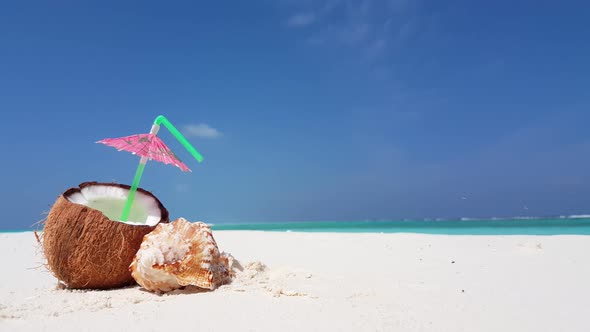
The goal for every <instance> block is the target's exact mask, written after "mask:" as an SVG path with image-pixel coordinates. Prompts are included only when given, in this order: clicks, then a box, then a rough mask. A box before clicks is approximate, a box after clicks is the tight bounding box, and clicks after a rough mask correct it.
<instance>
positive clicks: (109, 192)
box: [66, 184, 162, 226]
mask: <svg viewBox="0 0 590 332" xmlns="http://www.w3.org/2000/svg"><path fill="white" fill-rule="evenodd" d="M128 194H129V189H125V188H121V187H119V186H117V185H101V184H99V185H90V186H85V187H82V189H80V191H78V192H74V193H72V194H70V195H68V196H66V198H67V199H68V200H69V201H70V202H72V203H76V204H81V205H85V206H88V207H90V208H93V209H96V210H99V211H100V212H102V213H103V214H104V215H105V216H106V217H107V218H109V219H110V220H113V221H119V222H121V213H123V207H125V202H126V201H127V195H128ZM161 219H162V213H161V211H160V207H159V204H158V202H157V201H156V199H155V198H154V197H153V196H151V195H147V194H144V193H142V192H140V191H137V192H136V194H135V200H134V201H133V206H132V207H131V212H130V213H129V218H128V220H127V222H126V223H128V224H132V225H148V226H154V225H156V224H158V222H159V221H160V220H161Z"/></svg>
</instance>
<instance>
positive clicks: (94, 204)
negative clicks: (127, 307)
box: [42, 182, 169, 289]
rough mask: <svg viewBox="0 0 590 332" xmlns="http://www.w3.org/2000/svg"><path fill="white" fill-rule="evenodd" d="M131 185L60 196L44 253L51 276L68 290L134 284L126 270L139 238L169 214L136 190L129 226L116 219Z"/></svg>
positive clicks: (93, 185)
mask: <svg viewBox="0 0 590 332" xmlns="http://www.w3.org/2000/svg"><path fill="white" fill-rule="evenodd" d="M129 189H130V187H129V186H126V185H121V184H115V183H98V182H86V183H82V184H80V186H79V187H77V188H71V189H68V190H66V191H65V192H64V193H63V194H62V195H60V196H59V198H58V199H57V201H56V202H55V204H54V205H53V207H52V208H51V210H50V212H49V215H48V216H47V220H46V222H45V225H44V229H43V236H42V244H43V252H44V254H45V257H46V258H47V265H48V267H49V269H50V270H51V272H52V273H53V274H54V275H55V277H56V278H57V279H58V280H59V281H60V282H61V283H63V284H64V285H65V286H66V287H68V288H93V289H108V288H115V287H122V286H126V285H130V284H133V283H134V280H133V277H132V276H131V273H130V271H129V265H130V264H131V262H132V261H133V257H134V256H135V254H136V253H137V251H138V249H139V247H140V245H141V242H142V240H143V237H144V236H145V235H146V234H148V233H149V232H151V231H152V230H154V228H155V227H156V225H158V224H159V223H167V222H168V221H169V217H168V211H167V210H166V208H165V207H164V206H163V205H162V203H161V202H160V200H158V198H156V196H154V195H153V194H152V193H150V192H148V191H146V190H143V189H137V193H136V197H135V203H134V204H133V207H132V209H131V211H130V214H129V220H128V221H127V222H125V223H124V222H120V221H119V216H120V214H121V211H122V210H123V205H124V204H125V201H126V199H127V196H128V194H129Z"/></svg>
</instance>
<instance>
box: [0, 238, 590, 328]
mask: <svg viewBox="0 0 590 332" xmlns="http://www.w3.org/2000/svg"><path fill="white" fill-rule="evenodd" d="M214 235H215V237H216V239H217V242H218V244H219V247H220V249H221V250H224V251H228V252H230V253H232V254H233V255H234V256H235V257H236V258H237V259H238V260H240V261H241V262H242V264H243V265H244V266H245V267H246V268H245V269H244V271H243V272H242V273H240V274H239V275H238V277H237V278H236V280H235V281H234V282H233V283H232V284H231V285H227V286H223V287H222V288H220V289H218V290H215V291H213V292H198V291H196V290H195V289H187V290H184V291H177V292H175V293H173V294H167V295H161V296H159V295H155V294H151V293H148V292H145V291H142V290H141V289H140V288H139V287H130V288H126V289H120V290H112V291H67V290H56V288H55V285H56V280H55V279H54V278H53V277H52V275H51V274H50V273H48V272H47V271H46V270H45V269H44V267H42V263H43V258H42V256H41V255H40V253H39V250H38V248H37V246H36V242H35V239H34V236H33V234H32V233H20V234H0V252H2V259H3V264H2V272H1V273H0V281H1V283H0V331H20V330H27V331H58V330H59V331H107V330H109V331H126V332H130V331H142V332H143V331H163V330H164V329H166V330H168V331H230V330H233V331H470V332H471V331H568V332H571V331H590V321H589V320H588V315H589V314H590V237H587V236H547V237H545V236H539V237H537V236H504V237H501V236H441V235H420V234H331V233H315V234H314V233H266V232H229V231H220V232H215V233H214ZM453 261H454V263H453ZM248 262H262V263H264V264H266V265H267V266H268V268H267V269H266V270H263V269H262V266H261V265H260V264H258V263H251V264H247V263H248Z"/></svg>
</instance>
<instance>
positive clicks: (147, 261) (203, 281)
mask: <svg viewBox="0 0 590 332" xmlns="http://www.w3.org/2000/svg"><path fill="white" fill-rule="evenodd" d="M232 260H233V258H232V257H231V255H228V254H225V253H223V254H221V253H219V249H218V248H217V243H216V242H215V239H214V238H213V234H212V233H211V228H210V227H209V226H208V225H207V224H205V223H202V222H195V223H191V222H189V221H187V220H186V219H184V218H179V219H177V220H175V221H173V222H172V223H170V224H158V226H157V227H156V229H155V230H153V231H152V232H151V233H149V234H147V235H146V236H145V237H144V238H143V242H142V243H141V246H140V248H139V251H138V252H137V254H136V255H135V258H134V259H133V262H132V263H131V265H130V266H129V270H130V271H131V275H132V276H133V278H134V279H135V281H137V283H138V284H140V285H141V286H142V287H143V288H145V289H147V290H149V291H152V292H168V291H171V290H174V289H178V288H181V287H183V286H188V285H194V286H197V287H200V288H205V289H211V290H212V289H215V288H217V287H218V286H220V285H223V284H225V283H227V282H229V281H230V278H231V277H230V273H231V272H230V271H231V267H230V266H229V264H231V262H232Z"/></svg>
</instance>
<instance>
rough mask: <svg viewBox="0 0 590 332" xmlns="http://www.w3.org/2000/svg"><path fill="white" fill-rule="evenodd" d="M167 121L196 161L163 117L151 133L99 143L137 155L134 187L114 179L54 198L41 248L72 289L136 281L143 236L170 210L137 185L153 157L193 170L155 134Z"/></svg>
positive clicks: (198, 157) (191, 149) (84, 185)
mask: <svg viewBox="0 0 590 332" xmlns="http://www.w3.org/2000/svg"><path fill="white" fill-rule="evenodd" d="M160 125H163V126H164V127H166V128H167V129H168V131H170V133H171V134H172V135H173V136H174V137H175V138H176V139H177V140H178V141H179V142H180V143H181V144H182V146H184V148H185V149H186V150H187V151H188V152H189V153H190V154H191V155H192V156H193V157H194V158H195V159H196V160H197V161H198V162H201V161H202V160H203V157H202V156H201V154H200V153H199V152H198V151H197V150H196V149H195V148H194V147H193V146H192V145H191V144H190V143H189V142H188V141H187V140H186V138H185V137H184V136H183V135H182V134H181V133H180V132H179V131H178V129H176V127H174V125H172V123H170V121H168V119H166V117H164V116H162V115H160V116H158V117H157V118H156V119H155V120H154V123H153V124H152V127H151V130H150V132H149V133H147V134H136V135H131V136H125V137H118V138H106V139H103V140H100V141H98V142H97V143H102V144H105V145H107V146H111V147H114V148H116V149H117V150H119V151H127V152H131V153H132V154H134V155H136V156H139V157H140V160H139V165H138V166H137V169H136V171H135V176H134V177H133V182H132V185H131V186H127V185H121V184H115V183H98V182H86V183H82V184H81V185H80V186H79V187H78V188H71V189H68V190H67V191H66V192H64V193H63V194H62V195H61V196H60V197H59V198H58V199H57V201H56V202H55V204H54V205H53V207H52V208H51V211H50V212H49V215H48V217H47V221H46V222H45V225H44V230H43V242H42V244H43V251H44V253H45V256H46V258H47V264H48V267H49V269H50V270H51V271H52V272H53V274H54V275H55V276H56V277H57V279H58V280H60V282H62V283H63V284H65V286H67V287H69V288H99V289H106V288H114V287H120V286H125V285H128V284H131V283H133V282H134V281H133V278H132V276H131V273H130V271H129V265H130V264H131V262H132V260H133V257H134V256H135V254H136V252H137V250H138V249H139V247H140V245H141V242H142V239H143V237H144V236H145V235H146V234H148V233H149V232H151V231H152V230H154V228H155V227H156V225H158V224H159V223H167V222H168V211H167V210H166V209H165V208H164V206H163V205H162V203H161V202H160V201H159V200H158V199H157V198H156V196H154V195H153V194H152V193H150V192H148V191H146V190H143V189H140V188H139V183H140V181H141V177H142V174H143V171H144V169H145V166H146V164H147V162H148V161H149V160H155V161H158V162H161V163H164V164H169V165H174V166H176V167H178V168H180V169H181V170H182V171H184V172H188V171H190V169H189V168H188V167H187V166H186V165H185V164H184V163H183V162H182V161H181V160H180V159H179V158H178V157H177V156H176V154H175V153H174V152H172V151H171V150H170V149H169V148H168V146H166V144H165V143H164V142H163V141H162V140H161V139H160V138H159V137H158V136H157V135H158V131H159V130H160Z"/></svg>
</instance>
